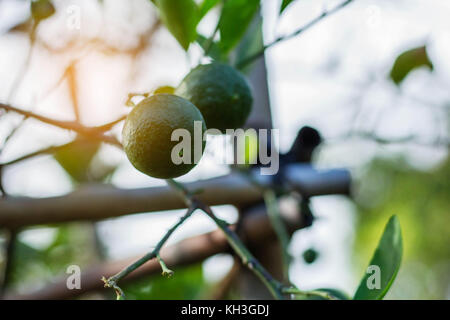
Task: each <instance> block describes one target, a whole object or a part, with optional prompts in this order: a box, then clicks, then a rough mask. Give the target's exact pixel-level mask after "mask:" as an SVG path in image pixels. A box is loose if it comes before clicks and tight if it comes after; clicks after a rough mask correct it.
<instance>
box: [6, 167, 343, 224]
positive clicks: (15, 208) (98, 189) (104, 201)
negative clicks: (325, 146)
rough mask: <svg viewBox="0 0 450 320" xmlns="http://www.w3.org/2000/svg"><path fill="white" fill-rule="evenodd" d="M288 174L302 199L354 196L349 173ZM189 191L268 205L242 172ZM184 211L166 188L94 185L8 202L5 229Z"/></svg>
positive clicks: (295, 170) (204, 197)
mask: <svg viewBox="0 0 450 320" xmlns="http://www.w3.org/2000/svg"><path fill="white" fill-rule="evenodd" d="M285 175H286V177H285V180H286V181H287V183H288V184H289V185H290V186H291V187H292V188H293V189H294V190H297V191H299V192H300V193H302V194H303V195H307V196H317V195H326V194H348V193H349V188H350V174H349V172H348V171H347V170H344V169H342V170H341V169H333V170H327V171H317V170H316V169H314V168H312V167H311V166H309V165H289V167H288V168H286V170H285ZM255 179H257V180H258V181H259V183H260V184H263V185H264V184H268V183H270V182H271V176H260V175H259V174H255ZM186 186H187V187H188V188H189V190H191V191H195V190H202V191H201V193H199V194H198V198H199V199H200V200H201V201H202V202H204V203H206V204H208V205H211V206H214V205H223V204H231V205H235V206H237V207H242V206H246V205H248V204H251V203H255V202H258V201H263V195H262V191H261V190H260V188H258V187H257V186H255V185H252V183H251V182H249V180H248V179H247V178H245V177H243V176H242V175H241V174H239V173H231V174H230V175H227V176H223V177H219V178H213V179H208V180H203V181H197V182H193V183H189V184H186ZM182 208H185V204H184V203H183V201H182V200H181V199H180V198H179V196H178V195H177V194H176V193H175V192H173V191H172V190H171V189H170V188H169V187H167V186H162V187H151V188H140V189H118V188H114V187H112V186H107V185H93V186H86V187H82V188H81V189H79V190H77V191H75V192H73V193H70V194H68V195H64V196H59V197H51V198H40V199H35V198H22V197H8V198H6V199H4V200H0V227H4V228H8V229H11V228H18V227H24V226H30V225H39V224H52V223H62V222H69V221H80V220H89V221H96V220H102V219H107V218H111V217H118V216H122V215H127V214H133V213H144V212H154V211H163V210H173V209H182Z"/></svg>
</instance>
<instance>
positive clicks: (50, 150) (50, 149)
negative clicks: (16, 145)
mask: <svg viewBox="0 0 450 320" xmlns="http://www.w3.org/2000/svg"><path fill="white" fill-rule="evenodd" d="M71 144H73V141H71V142H69V143H66V144H63V145H60V146H51V147H47V148H43V149H40V150H38V151H34V152H31V153H29V154H26V155H23V156H21V157H19V158H16V159H14V160H10V161H8V162H4V163H1V164H0V167H5V166H10V165H13V164H16V163H19V162H22V161H25V160H28V159H31V158H34V157H37V156H41V155H45V154H54V153H56V152H58V151H59V150H62V149H64V148H66V147H68V146H70V145H71Z"/></svg>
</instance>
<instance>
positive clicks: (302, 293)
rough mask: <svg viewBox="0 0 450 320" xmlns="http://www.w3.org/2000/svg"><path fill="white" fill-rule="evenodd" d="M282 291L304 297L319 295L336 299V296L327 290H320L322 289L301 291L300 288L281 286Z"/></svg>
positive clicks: (327, 298)
mask: <svg viewBox="0 0 450 320" xmlns="http://www.w3.org/2000/svg"><path fill="white" fill-rule="evenodd" d="M283 293H286V294H293V295H296V296H302V297H305V298H308V297H320V298H323V299H326V300H337V298H336V297H334V296H332V295H331V294H329V293H328V292H322V291H317V290H312V291H303V290H300V289H298V288H295V287H290V288H283Z"/></svg>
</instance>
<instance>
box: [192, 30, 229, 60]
mask: <svg viewBox="0 0 450 320" xmlns="http://www.w3.org/2000/svg"><path fill="white" fill-rule="evenodd" d="M197 43H198V44H199V45H200V47H202V49H203V51H208V56H209V57H210V58H212V59H213V60H216V61H226V60H227V58H226V55H224V54H223V53H222V51H221V50H220V48H219V45H218V43H217V42H215V41H212V42H210V39H208V38H206V37H205V36H203V35H201V34H199V35H198V36H197Z"/></svg>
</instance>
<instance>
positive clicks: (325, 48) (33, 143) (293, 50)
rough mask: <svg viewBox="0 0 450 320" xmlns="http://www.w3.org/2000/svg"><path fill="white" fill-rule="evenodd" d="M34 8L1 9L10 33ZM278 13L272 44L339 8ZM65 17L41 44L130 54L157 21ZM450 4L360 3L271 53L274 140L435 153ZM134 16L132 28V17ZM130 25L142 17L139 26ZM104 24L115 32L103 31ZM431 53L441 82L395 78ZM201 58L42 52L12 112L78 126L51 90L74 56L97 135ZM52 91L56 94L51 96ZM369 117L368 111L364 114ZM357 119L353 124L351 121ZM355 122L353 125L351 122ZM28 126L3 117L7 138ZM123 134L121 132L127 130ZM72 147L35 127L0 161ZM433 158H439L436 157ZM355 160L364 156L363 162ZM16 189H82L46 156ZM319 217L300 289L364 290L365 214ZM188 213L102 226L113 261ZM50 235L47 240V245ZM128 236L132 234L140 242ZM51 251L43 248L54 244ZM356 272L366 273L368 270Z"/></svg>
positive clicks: (3, 41)
mask: <svg viewBox="0 0 450 320" xmlns="http://www.w3.org/2000/svg"><path fill="white" fill-rule="evenodd" d="M25 3H26V2H24V1H12V0H3V1H0V21H1V22H0V31H4V30H6V29H7V28H8V27H10V26H11V25H13V24H14V23H15V21H17V19H19V18H20V17H24V16H25V14H24V12H26V10H27V8H26V5H25ZM278 3H279V1H265V2H264V11H263V12H264V18H265V26H264V31H265V38H266V39H265V40H266V42H269V41H270V40H271V39H273V38H274V37H275V36H276V35H280V34H286V33H289V32H292V31H293V30H295V29H297V28H298V27H300V26H302V25H304V24H305V23H307V22H308V21H309V20H310V19H312V18H314V17H315V16H317V15H319V14H320V13H321V12H322V10H323V9H324V8H331V7H333V6H334V5H336V4H337V3H339V1H334V0H333V1H332V0H328V1H318V0H302V1H296V2H295V3H294V4H293V5H292V6H291V7H290V8H289V9H288V10H287V11H286V13H285V14H284V15H283V16H282V17H281V18H277V17H276V12H277V6H278ZM56 4H57V5H58V8H59V9H61V10H59V13H58V16H57V17H55V18H52V19H51V20H50V21H47V22H44V23H43V25H42V29H41V30H40V31H41V32H40V33H39V35H40V36H41V37H42V39H43V41H45V42H46V43H49V44H51V45H55V46H62V45H63V44H64V41H67V39H70V38H77V37H94V36H99V37H103V38H105V39H106V40H107V41H109V42H110V43H112V44H114V43H120V44H121V45H126V46H132V45H133V44H134V42H135V41H136V40H137V35H138V34H139V32H140V31H142V30H144V29H145V27H147V26H148V24H150V23H151V21H152V20H151V19H152V15H151V12H150V10H148V9H149V6H150V5H149V4H148V3H147V1H145V0H133V1H112V0H110V1H105V6H106V10H105V11H104V13H101V12H100V10H99V7H98V5H97V4H96V2H95V1H81V0H80V1H56ZM72 4H75V5H79V6H80V7H81V8H82V11H81V13H82V14H81V29H80V30H79V31H78V30H68V29H67V27H66V26H65V25H66V21H67V14H68V13H67V11H66V10H67V6H69V5H72ZM449 16H450V2H449V1H447V0H396V1H392V0H376V1H375V0H373V1H372V0H356V1H355V3H354V4H352V5H351V6H349V7H348V8H346V9H344V10H343V11H342V12H339V13H337V14H336V15H334V16H333V17H330V18H327V19H326V20H325V21H322V22H321V23H319V24H318V25H317V26H315V27H314V28H313V29H311V30H309V31H308V32H306V33H304V34H303V35H301V36H299V37H297V38H295V39H292V40H290V41H287V42H285V43H282V44H279V45H278V46H276V47H274V48H271V49H270V50H269V51H268V52H267V66H268V72H269V85H270V94H271V102H272V109H273V110H272V113H273V117H274V124H275V127H276V128H280V133H281V137H280V147H281V150H282V151H286V150H287V149H288V148H289V146H290V144H291V142H292V140H293V139H294V137H295V135H296V133H297V130H298V129H299V127H301V126H303V125H305V124H308V125H313V126H315V127H317V128H318V129H319V130H320V131H321V132H322V133H323V134H324V136H325V137H327V138H330V139H331V138H336V137H338V136H339V135H340V134H342V133H344V131H345V130H347V129H348V126H349V124H350V123H351V124H353V126H354V127H355V128H356V129H359V130H375V131H376V133H377V134H379V135H380V136H382V137H386V138H391V137H404V136H408V135H410V134H415V135H418V136H419V137H420V139H421V141H422V142H423V143H427V142H430V141H434V139H435V138H436V137H437V136H438V135H439V134H442V133H447V130H448V129H447V128H446V127H444V123H445V122H443V121H442V119H443V117H444V116H445V113H444V109H442V110H441V108H440V107H439V105H441V104H442V103H443V102H444V101H447V103H448V102H449V101H450V90H449V89H448V88H450V60H449V59H448V57H449V56H450V19H448V17H449ZM131 17H132V18H131ZM130 18H131V19H130ZM101 19H104V20H103V21H104V23H102V20H101ZM214 19H215V13H214V12H212V13H211V14H210V15H209V16H208V17H207V18H206V20H205V22H204V23H202V25H201V30H202V31H203V32H205V33H207V32H208V31H210V30H211V29H212V28H213V26H214V24H215V22H214ZM423 44H427V48H428V52H429V55H430V57H431V59H432V61H433V63H434V65H435V71H434V72H433V73H430V72H428V71H426V70H422V69H421V70H417V71H414V72H413V73H412V74H411V75H410V76H409V77H408V78H407V79H406V80H405V83H404V84H403V85H402V87H401V91H400V90H399V89H398V88H397V87H395V86H394V85H393V84H392V83H390V82H389V81H388V79H387V75H388V73H389V69H390V67H391V65H392V63H393V61H394V59H395V57H396V56H397V55H398V54H399V53H400V52H402V51H404V50H406V49H409V48H412V47H415V46H419V45H423ZM27 46H28V44H27V39H26V38H24V37H23V36H17V35H10V34H3V35H1V36H0V101H2V102H4V101H8V96H9V94H10V90H11V86H12V83H13V82H14V79H15V78H16V77H17V74H18V70H20V68H21V66H22V65H23V63H24V61H25V58H26V53H27ZM198 52H199V50H198V48H193V49H192V50H191V52H190V55H191V59H188V58H187V57H186V56H185V54H184V53H183V52H182V50H180V48H179V46H178V45H177V43H176V42H175V41H174V40H173V39H172V38H171V37H170V36H169V35H168V33H167V32H166V31H162V32H160V33H159V34H158V36H157V37H156V39H155V43H154V46H153V47H152V48H151V49H149V50H147V51H146V52H145V54H144V55H142V56H141V57H140V58H139V59H138V61H137V62H136V63H135V64H132V63H131V60H130V59H129V58H127V57H124V56H117V55H116V56H114V55H112V56H105V55H103V54H99V53H97V52H95V51H94V50H92V51H83V52H80V51H78V52H75V53H70V54H61V55H57V56H51V55H50V54H49V53H48V52H47V51H46V50H45V49H42V48H41V47H38V48H36V50H34V51H33V54H32V58H31V68H30V70H29V72H28V73H27V75H26V77H25V79H24V80H23V83H22V85H21V87H20V88H19V89H18V91H17V94H16V95H15V96H14V97H12V98H11V99H10V100H9V102H10V103H12V104H13V105H16V106H18V107H20V108H24V109H30V110H33V111H35V112H39V113H41V114H44V115H48V116H52V117H57V118H62V119H71V118H72V117H73V115H72V113H71V104H70V100H69V97H68V94H67V86H66V85H67V84H66V83H65V82H63V83H61V84H60V85H59V86H58V87H57V88H56V89H55V90H50V89H51V88H53V87H54V85H55V84H57V82H58V79H59V78H60V77H61V75H62V72H63V67H64V65H65V64H66V63H67V62H68V61H70V60H71V59H73V58H78V59H80V62H79V65H78V66H79V79H80V90H81V97H80V104H81V106H82V110H81V111H82V116H81V118H82V121H83V122H84V123H85V124H87V125H95V124H101V123H104V122H107V121H110V120H114V119H115V118H116V117H117V116H119V115H121V114H123V113H125V112H127V109H126V108H125V107H124V101H125V100H126V97H127V94H128V93H129V92H146V91H150V90H152V89H154V88H156V87H157V86H159V85H165V84H169V85H176V84H177V83H178V81H179V80H180V79H181V78H182V77H183V75H184V74H185V73H186V72H187V71H188V70H189V68H190V65H193V64H195V63H196V61H197V60H198ZM49 90H50V91H49ZM358 110H361V112H360V113H357V111H358ZM355 114H356V117H355V118H353V116H355ZM352 119H353V120H352ZM19 120H20V118H19V117H17V116H13V115H8V116H5V117H2V118H0V137H3V136H4V135H5V134H6V132H8V131H9V130H10V128H11V126H13V125H14V124H16V123H18V121H19ZM116 132H117V133H120V128H118V129H117V131H116ZM72 138H73V135H71V134H68V133H65V132H64V131H61V130H57V129H54V128H51V127H48V126H43V125H41V124H40V123H37V122H35V121H32V120H29V121H27V124H26V125H24V126H23V128H21V129H20V130H19V132H18V134H17V135H16V136H15V137H14V138H13V140H12V141H11V144H9V145H8V147H7V148H6V149H5V150H4V153H3V154H2V156H1V157H0V160H1V161H6V160H9V159H13V158H16V157H17V156H20V155H22V154H25V153H29V152H30V151H33V150H37V149H39V148H41V147H43V146H48V145H53V144H59V143H63V142H65V141H68V140H69V139H72ZM333 141H334V140H330V141H329V142H330V143H328V144H327V145H326V146H325V147H323V148H322V150H321V152H320V154H319V156H318V164H319V165H320V166H324V167H342V166H345V167H348V168H350V169H352V170H355V173H356V172H357V169H358V168H359V167H360V166H361V165H362V164H364V163H365V162H366V161H368V160H370V159H371V158H372V157H373V156H374V155H375V154H379V153H383V154H386V153H396V152H406V153H407V154H408V156H409V158H410V160H411V163H413V164H414V165H417V166H420V167H424V166H425V167H427V166H431V165H434V164H436V163H437V162H439V161H440V160H441V159H443V158H444V157H445V156H446V155H447V151H446V150H445V149H439V148H429V147H424V146H416V145H410V144H407V145H404V146H389V147H385V148H383V149H380V148H379V147H376V146H375V145H374V144H371V143H367V142H362V141H360V140H351V141H348V142H346V143H337V142H336V143H331V142H333ZM424 151H426V154H427V156H426V157H425V156H424V153H425V152H424ZM355 155H357V156H355ZM99 158H100V159H102V160H103V161H106V162H108V163H112V164H120V167H119V169H118V171H117V172H116V174H115V175H114V178H113V182H114V184H116V185H117V186H120V187H126V188H129V187H141V186H151V185H157V184H163V183H164V182H163V181H161V180H156V179H152V178H149V177H147V176H144V175H143V174H140V173H139V172H137V171H136V170H135V169H134V168H132V166H131V165H130V164H129V163H128V161H127V160H126V159H125V156H124V155H123V154H122V153H120V152H118V151H117V150H115V149H114V148H113V147H104V148H103V149H102V152H101V154H100V155H99ZM226 172H227V169H226V168H225V167H224V166H221V165H218V164H215V163H214V162H213V161H212V160H211V159H204V160H203V161H202V163H201V164H200V165H199V166H198V167H197V168H196V169H194V170H193V171H192V172H191V173H189V174H188V175H187V176H186V177H184V178H183V179H182V180H195V179H199V178H207V177H210V176H213V175H217V174H225V173H226ZM5 188H6V189H7V190H9V192H10V193H12V194H17V195H27V196H35V197H43V196H51V195H58V194H64V193H66V192H69V191H70V190H72V186H71V184H70V182H69V181H68V179H67V178H66V176H65V173H64V171H63V170H62V169H61V168H60V167H59V166H58V165H57V163H56V162H55V161H54V160H52V159H51V157H42V158H39V159H34V160H31V161H28V162H26V163H23V164H20V165H17V166H14V167H11V168H8V170H6V172H5ZM313 205H314V209H315V211H316V214H317V216H318V217H320V219H319V220H318V222H317V223H316V224H315V225H314V227H313V228H312V229H311V230H304V231H301V232H298V233H296V234H295V236H294V239H293V241H292V245H291V253H292V254H293V255H294V256H295V257H296V260H295V262H294V264H293V266H292V268H291V276H292V280H293V281H294V282H295V283H297V284H298V285H301V286H302V288H305V289H308V288H313V287H316V286H328V287H330V286H336V287H339V288H342V289H346V290H347V291H349V292H351V291H352V290H353V288H354V286H355V285H356V283H355V279H354V278H353V274H352V273H351V272H352V271H354V270H352V269H351V265H350V257H351V251H350V249H351V241H352V224H353V210H352V206H351V203H350V202H349V201H348V200H345V199H342V198H338V197H324V198H320V199H316V200H315V201H314V203H313ZM217 212H218V213H219V215H221V216H222V217H223V218H225V219H228V220H230V221H233V220H234V219H235V218H236V213H235V211H234V209H233V208H230V207H221V208H217ZM178 214H179V211H177V212H173V213H164V214H157V215H146V216H144V215H137V216H131V217H124V218H118V219H114V220H111V221H107V222H102V223H101V224H100V234H101V235H102V236H103V238H104V239H105V241H106V242H107V244H108V248H109V249H110V254H111V256H112V257H114V258H118V257H123V256H128V255H130V254H138V253H141V252H143V251H145V250H148V248H150V247H151V246H152V245H153V244H155V243H156V241H157V240H159V238H160V237H161V236H162V235H163V233H164V231H165V229H166V228H167V227H168V226H169V225H171V224H172V223H173V221H175V219H176V216H177V215H178ZM213 229H214V226H213V224H212V223H211V222H209V221H208V220H207V219H206V218H205V217H203V216H201V215H200V214H197V215H195V216H194V217H193V219H192V220H191V221H189V222H188V223H186V224H185V225H184V226H183V228H181V229H180V230H179V232H177V233H176V234H175V236H174V238H173V241H177V240H180V239H182V238H184V237H187V236H190V235H193V234H198V233H202V232H205V231H209V230H213ZM45 234H46V235H45ZM45 234H44V233H42V232H41V233H40V235H37V234H36V233H34V234H33V233H32V232H31V231H30V232H28V233H26V234H25V235H24V237H25V238H26V239H31V240H29V241H30V243H38V240H39V239H41V242H42V239H44V240H45V237H47V238H48V237H51V231H47V232H46V233H45ZM130 235H133V236H132V237H131V236H130ZM44 243H45V241H44ZM311 245H312V246H315V247H317V248H318V249H319V250H321V254H322V255H321V259H319V260H318V262H317V263H316V264H314V265H313V266H306V265H305V264H304V263H303V262H302V261H301V253H302V252H303V250H305V249H307V248H308V247H309V246H311ZM214 259H215V258H213V259H211V260H209V261H208V262H207V263H205V272H206V274H207V275H208V277H209V278H210V279H217V277H218V276H220V275H221V274H223V272H225V271H226V270H225V269H226V268H223V270H221V269H220V268H217V265H224V266H227V263H226V262H223V261H224V259H225V260H226V259H227V258H226V257H225V258H224V257H223V256H221V257H219V258H217V259H221V260H220V261H221V263H214V261H215V260H214ZM356 271H357V273H359V274H360V273H361V272H362V271H359V270H356Z"/></svg>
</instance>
